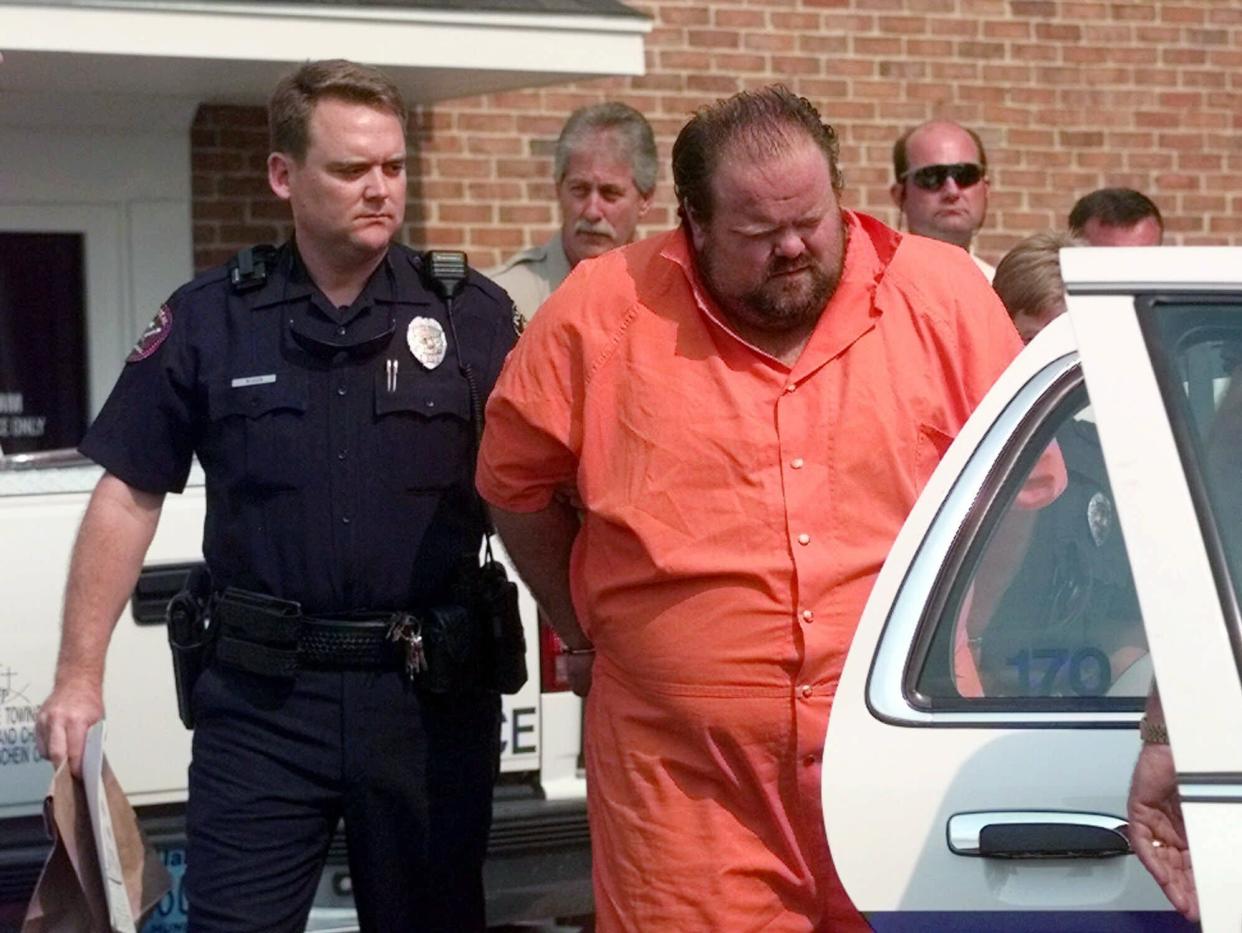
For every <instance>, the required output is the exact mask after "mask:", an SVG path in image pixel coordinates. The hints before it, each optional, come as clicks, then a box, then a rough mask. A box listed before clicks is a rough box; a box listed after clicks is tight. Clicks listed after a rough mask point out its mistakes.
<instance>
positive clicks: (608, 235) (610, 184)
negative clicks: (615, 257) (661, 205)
mask: <svg viewBox="0 0 1242 933" xmlns="http://www.w3.org/2000/svg"><path fill="white" fill-rule="evenodd" d="M556 198H557V200H558V201H559V202H560V204H561V243H562V245H563V246H564V247H565V256H566V257H567V258H568V259H569V264H570V265H571V266H574V265H577V264H578V263H579V262H580V261H582V260H583V259H590V258H591V257H593V256H599V255H601V254H603V253H606V252H608V250H610V249H613V248H614V247H617V246H624V245H625V244H626V243H629V242H630V241H631V240H633V239H634V231H635V229H637V227H638V221H639V219H640V218H641V217H642V216H643V215H644V214H645V213H647V207H648V206H649V205H650V203H651V198H650V197H648V196H646V195H643V194H642V193H641V192H640V191H639V190H638V188H637V186H636V185H635V184H634V170H633V169H632V168H631V167H630V164H629V162H628V161H627V160H626V158H625V156H624V154H623V153H622V151H621V147H620V146H619V145H618V143H617V141H616V139H615V138H614V134H613V133H611V132H601V133H595V134H594V135H592V136H590V137H589V138H588V139H587V140H586V142H584V143H583V144H582V145H581V146H579V147H578V148H576V149H575V150H574V151H573V152H571V153H570V155H569V159H568V160H567V161H566V162H565V177H564V178H562V179H561V181H560V184H558V185H557V186H556Z"/></svg>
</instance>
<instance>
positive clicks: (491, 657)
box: [456, 559, 526, 694]
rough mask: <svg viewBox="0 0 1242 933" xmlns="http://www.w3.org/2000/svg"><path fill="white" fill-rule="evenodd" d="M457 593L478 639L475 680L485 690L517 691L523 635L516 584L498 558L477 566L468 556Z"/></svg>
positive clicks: (521, 675)
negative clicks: (476, 675) (465, 607)
mask: <svg viewBox="0 0 1242 933" xmlns="http://www.w3.org/2000/svg"><path fill="white" fill-rule="evenodd" d="M456 595H457V600H458V601H459V602H460V603H461V604H462V605H464V606H467V607H469V610H470V622H471V625H470V627H471V629H472V630H473V632H474V635H475V637H476V638H477V639H478V650H479V680H478V681H477V683H478V684H479V685H480V686H482V687H483V688H485V689H487V690H495V691H497V692H499V693H510V694H511V693H517V692H518V691H519V690H521V689H522V685H523V684H525V683H526V636H525V633H524V632H523V630H522V616H521V614H520V613H519V612H518V588H517V584H516V583H514V582H512V581H511V580H510V579H509V575H508V574H507V573H506V572H505V568H504V565H503V564H502V563H500V561H498V560H495V559H488V560H485V561H484V562H483V566H482V567H479V566H478V565H477V564H476V563H475V561H474V560H473V559H468V560H466V561H464V562H463V569H462V571H461V572H460V573H459V575H458V585H457V594H456Z"/></svg>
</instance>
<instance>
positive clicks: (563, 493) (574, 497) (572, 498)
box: [552, 485, 586, 512]
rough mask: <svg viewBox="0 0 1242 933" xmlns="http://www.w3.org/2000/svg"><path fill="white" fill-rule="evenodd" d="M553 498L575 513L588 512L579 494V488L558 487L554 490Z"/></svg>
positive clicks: (569, 486)
mask: <svg viewBox="0 0 1242 933" xmlns="http://www.w3.org/2000/svg"><path fill="white" fill-rule="evenodd" d="M552 497H553V498H554V499H556V501H557V502H563V503H564V504H565V505H567V506H569V507H570V508H571V509H573V510H574V511H575V512H585V511H586V506H585V505H584V504H583V502H582V496H580V495H579V494H578V487H577V486H571V485H566V486H558V487H557V488H556V489H555V490H553V492H552Z"/></svg>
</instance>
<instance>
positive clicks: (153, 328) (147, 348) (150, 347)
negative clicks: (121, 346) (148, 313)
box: [125, 304, 173, 363]
mask: <svg viewBox="0 0 1242 933" xmlns="http://www.w3.org/2000/svg"><path fill="white" fill-rule="evenodd" d="M172 322H173V314H172V308H170V307H168V305H167V304H162V305H160V309H159V310H158V311H156V312H155V317H153V318H151V323H150V324H148V325H147V327H146V330H144V331H143V332H142V336H141V337H139V338H138V342H137V343H136V344H134V349H132V350H130V351H129V356H127V357H125V362H126V363H138V362H141V361H142V360H145V359H146V358H147V357H149V356H150V355H151V354H152V353H154V352H155V351H156V350H158V349H159V348H160V344H162V343H163V342H164V341H165V340H167V339H168V335H169V334H170V333H172Z"/></svg>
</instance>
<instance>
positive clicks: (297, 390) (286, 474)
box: [208, 373, 309, 490]
mask: <svg viewBox="0 0 1242 933" xmlns="http://www.w3.org/2000/svg"><path fill="white" fill-rule="evenodd" d="M306 399H307V385H306V377H305V375H303V374H297V375H289V374H285V373H281V374H280V375H279V376H278V377H277V379H276V380H275V381H274V382H268V383H263V384H260V385H248V386H234V385H218V386H213V387H212V389H211V390H210V392H209V395H208V416H209V418H210V420H211V424H212V430H213V432H214V433H216V434H217V436H218V440H219V447H220V458H221V461H222V463H223V464H224V466H225V469H226V471H227V472H228V473H229V475H232V476H236V477H238V478H239V479H240V481H241V483H242V484H243V485H246V486H250V487H253V488H256V489H264V490H277V489H298V488H301V486H302V485H303V484H304V483H305V482H306V477H307V470H308V467H307V464H306V460H305V458H304V457H301V456H299V455H298V454H297V453H296V452H297V451H305V450H306V449H307V446H308V441H309V438H308V437H307V434H306V421H307V415H306V407H307V405H306Z"/></svg>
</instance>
